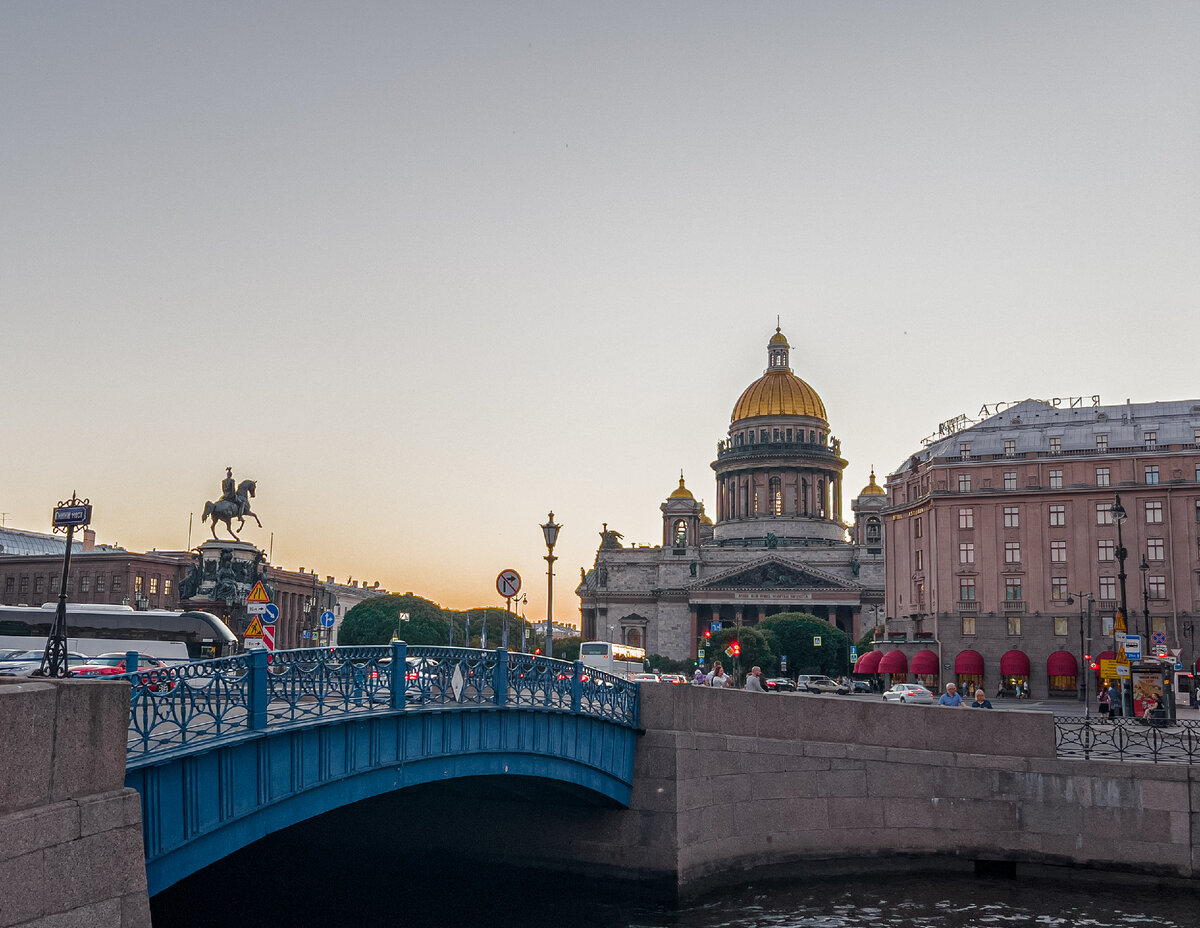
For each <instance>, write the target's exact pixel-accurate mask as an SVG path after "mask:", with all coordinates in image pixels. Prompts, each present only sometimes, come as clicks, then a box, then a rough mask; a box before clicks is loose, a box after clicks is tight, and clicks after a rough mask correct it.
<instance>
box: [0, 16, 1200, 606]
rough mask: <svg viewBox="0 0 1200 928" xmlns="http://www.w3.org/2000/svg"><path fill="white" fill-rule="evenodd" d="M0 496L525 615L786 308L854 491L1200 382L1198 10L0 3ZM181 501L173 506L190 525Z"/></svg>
mask: <svg viewBox="0 0 1200 928" xmlns="http://www.w3.org/2000/svg"><path fill="white" fill-rule="evenodd" d="M3 20H4V22H3V28H2V29H0V125H3V126H4V131H3V132H0V384H3V387H4V394H5V403H4V412H3V427H2V428H0V435H2V436H3V445H4V450H3V454H0V513H3V515H0V519H2V520H3V522H4V524H6V525H7V526H9V527H13V528H23V529H29V530H33V531H48V530H49V518H50V511H51V509H52V507H53V506H54V505H55V504H56V503H57V502H58V501H59V500H64V499H66V498H67V497H69V496H70V495H71V494H72V492H78V494H79V495H80V496H81V497H87V498H89V499H90V500H91V502H92V504H93V506H94V517H93V528H94V529H95V530H96V532H97V535H98V538H99V540H100V541H102V542H106V543H110V544H120V545H123V546H125V547H126V548H129V549H131V550H138V551H144V550H149V549H152V548H159V549H181V548H185V547H187V546H188V544H189V543H190V544H191V545H196V544H198V543H199V542H201V541H202V540H203V539H204V538H205V537H207V535H208V531H209V530H208V527H207V526H201V525H200V516H201V512H202V510H203V508H204V503H205V502H206V501H208V500H212V499H215V498H217V497H218V496H219V495H220V479H221V477H222V476H224V469H225V467H226V466H231V467H232V468H233V471H234V475H235V477H236V478H238V479H239V480H240V479H243V478H252V479H255V480H256V481H257V482H258V496H257V497H256V499H255V501H254V510H255V511H256V512H257V513H258V515H259V516H260V518H261V519H262V522H263V526H264V527H263V529H261V530H259V529H258V528H257V527H253V525H251V527H249V528H247V530H246V531H245V532H244V533H243V536H242V537H243V539H244V540H246V541H250V542H252V543H255V544H257V545H259V547H261V548H263V549H264V550H267V551H268V552H269V553H270V555H271V559H272V562H273V563H274V564H275V565H277V566H280V567H284V568H288V569H295V568H298V567H305V568H306V569H310V570H316V571H317V572H318V573H319V574H320V575H322V576H325V575H332V576H334V577H336V578H337V579H338V580H339V581H346V580H347V579H349V578H351V577H353V578H354V579H356V580H365V581H367V582H374V581H376V580H378V581H379V582H380V584H381V585H382V586H384V587H386V588H388V589H390V590H393V591H397V592H406V591H413V592H416V593H418V594H420V595H424V596H427V597H428V598H430V599H433V600H435V601H437V602H440V603H441V604H442V605H443V606H447V607H450V608H469V607H475V606H485V605H499V604H502V601H501V600H500V598H499V596H498V594H497V593H496V592H495V578H496V575H497V574H498V573H499V571H500V570H502V569H505V568H512V569H515V570H517V571H518V572H519V573H520V574H521V575H522V577H523V579H524V591H525V592H526V594H527V596H528V603H527V605H526V606H525V613H526V615H527V616H528V617H529V618H539V617H544V616H545V609H546V562H545V560H544V557H545V554H546V549H545V545H544V542H543V540H542V533H541V530H540V528H539V525H540V524H541V523H542V522H545V521H546V518H547V513H548V512H549V511H550V510H553V512H554V515H555V520H556V521H557V522H559V523H561V524H562V532H561V535H560V538H559V543H558V546H557V548H556V550H555V554H556V555H557V556H558V558H559V560H558V562H557V563H556V565H555V575H556V580H555V588H554V615H555V618H556V619H558V620H560V621H561V620H566V621H577V619H578V600H577V599H576V597H575V596H574V595H573V592H572V591H573V589H574V587H575V585H576V584H577V583H578V580H579V571H580V568H581V567H589V566H591V564H592V563H593V559H594V556H595V550H596V547H597V545H598V543H599V532H600V530H601V528H602V525H603V523H608V525H609V527H610V528H611V529H615V530H617V531H619V532H621V533H622V534H623V535H624V536H625V540H626V543H641V544H655V543H658V542H659V541H660V540H661V535H662V521H661V513H660V511H659V508H658V507H659V504H660V503H661V502H662V501H663V500H664V499H665V498H666V496H667V495H668V494H669V493H670V492H671V491H672V490H673V489H674V488H675V487H676V486H677V483H678V479H679V474H680V472H681V471H682V472H683V474H684V477H685V478H686V480H687V485H688V487H689V488H690V489H692V491H693V492H694V493H695V495H696V497H697V498H698V499H701V500H703V501H704V502H705V503H706V504H707V505H708V509H709V512H710V514H711V513H712V511H713V509H714V508H715V506H714V479H713V473H712V470H711V468H710V464H711V462H712V461H713V460H714V459H715V456H716V443H717V441H719V440H720V439H722V438H724V437H725V436H726V433H727V429H728V426H729V417H730V413H731V411H732V409H733V405H734V403H735V402H736V400H737V398H738V396H739V395H740V393H741V391H742V390H743V389H744V388H745V387H746V386H747V385H749V384H750V383H751V382H752V381H754V380H755V379H756V378H757V377H759V376H760V375H761V374H762V373H763V371H764V369H765V367H766V361H767V358H766V344H767V339H768V338H769V337H770V336H771V335H772V334H773V332H774V330H775V325H776V319H777V317H778V319H779V323H780V325H781V327H782V330H783V332H784V334H785V335H787V337H788V339H789V341H790V343H791V345H792V354H791V361H792V367H793V370H794V371H795V372H796V374H797V375H798V376H800V377H802V378H803V379H804V380H805V381H807V382H808V383H809V384H811V385H812V387H813V388H814V389H816V390H817V392H818V393H819V394H820V395H821V397H822V399H823V400H824V403H825V407H826V410H827V412H828V415H829V419H830V425H831V431H832V433H833V434H834V435H835V436H837V437H839V438H840V439H841V441H842V453H843V456H844V457H846V458H847V459H848V460H849V462H850V464H849V466H848V468H847V469H846V472H845V484H846V490H847V493H846V496H847V499H846V506H845V511H846V513H847V514H849V498H850V497H851V496H853V495H854V494H855V493H856V492H857V490H858V489H859V488H860V487H862V486H863V485H864V484H866V483H867V480H868V477H869V473H870V469H871V467H872V466H874V467H875V468H876V470H877V472H878V473H879V475H880V477H881V480H882V476H883V475H884V474H886V473H887V472H889V471H891V470H893V469H895V468H896V467H898V466H899V465H900V464H901V462H903V460H904V459H905V458H906V457H907V456H908V455H910V454H912V453H913V452H915V451H916V450H918V449H919V448H920V447H921V440H922V439H923V438H924V437H925V436H927V435H929V434H930V433H932V432H933V431H935V430H936V428H937V425H938V423H939V422H942V421H944V420H947V419H950V418H952V417H954V416H956V415H958V414H960V413H966V414H967V415H969V416H974V415H975V414H976V413H977V412H978V410H979V407H980V406H981V405H983V404H985V403H994V402H998V401H1008V400H1018V399H1023V398H1026V397H1050V396H1077V395H1084V396H1091V395H1093V394H1100V396H1101V398H1102V401H1103V402H1105V403H1122V402H1124V401H1125V399H1126V398H1130V399H1132V400H1133V401H1134V402H1149V401H1155V400H1168V399H1183V398H1195V397H1197V396H1200V384H1198V383H1197V378H1196V374H1195V358H1196V346H1197V345H1198V344H1200V313H1197V312H1196V306H1195V304H1196V298H1197V293H1200V286H1198V284H1200V171H1198V168H1200V5H1198V4H1194V3H1182V2H1180V3H1170V2H1164V3H1153V4H1150V3H1141V4H1131V3H1128V2H1102V0H1101V2H1097V0H1086V2H1047V0H1037V2H1009V3H1003V4H982V3H963V2H961V0H954V2H945V3H940V2H907V3H901V2H894V3H878V2H856V0H837V2H789V3H784V2H769V3H768V2H744V3H742V2H739V3H732V2H727V3H705V2H688V3H671V2H656V3H645V2H608V3H593V4H583V3H550V2H546V3H519V2H513V3H504V4H500V3H455V2H449V3H403V2H352V0H343V2H339V3H308V2H302V0H288V2H277V3H268V2H254V0H237V2H225V3H222V2H211V3H202V4H198V3H183V2H165V3H160V2H125V3H99V2H86V3H65V2H63V3H56V2H44V0H37V2H22V0H14V2H11V3H7V4H6V5H5V9H4V15H3ZM189 521H191V523H192V525H191V531H190V534H189Z"/></svg>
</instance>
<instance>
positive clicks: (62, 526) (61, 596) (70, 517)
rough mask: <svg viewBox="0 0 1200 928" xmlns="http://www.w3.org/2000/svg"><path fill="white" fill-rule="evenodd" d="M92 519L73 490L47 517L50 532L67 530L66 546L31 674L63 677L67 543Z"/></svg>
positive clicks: (87, 505) (84, 502)
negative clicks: (38, 657)
mask: <svg viewBox="0 0 1200 928" xmlns="http://www.w3.org/2000/svg"><path fill="white" fill-rule="evenodd" d="M91 521H92V504H91V503H90V502H88V501H87V500H86V499H78V498H77V497H76V496H75V493H74V492H72V493H71V498H70V499H69V500H67V501H66V502H62V501H61V500H60V501H59V504H58V505H57V506H56V507H55V508H54V513H53V515H52V516H51V523H52V524H53V527H54V531H56V532H62V531H65V532H66V533H67V547H66V551H65V552H64V553H63V571H62V584H61V585H60V586H59V588H58V589H59V593H58V609H57V610H56V611H55V613H54V624H53V625H52V626H51V627H50V635H49V637H47V638H46V650H45V651H44V652H42V663H41V665H40V666H39V667H38V669H37V670H35V671H34V672H33V676H35V677H65V676H68V674H69V671H68V669H67V577H68V576H69V575H70V571H71V545H72V543H73V541H74V537H75V529H77V528H82V527H83V526H85V525H87V524H88V523H89V522H91Z"/></svg>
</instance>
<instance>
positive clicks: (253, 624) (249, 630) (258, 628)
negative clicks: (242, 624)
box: [242, 616, 263, 638]
mask: <svg viewBox="0 0 1200 928" xmlns="http://www.w3.org/2000/svg"><path fill="white" fill-rule="evenodd" d="M262 636H263V628H262V622H260V621H259V620H258V616H255V617H254V618H253V619H251V620H250V624H249V625H248V626H247V627H246V631H245V632H244V633H243V634H242V637H243V638H261V637H262Z"/></svg>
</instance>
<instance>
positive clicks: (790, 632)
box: [758, 612, 850, 677]
mask: <svg viewBox="0 0 1200 928" xmlns="http://www.w3.org/2000/svg"><path fill="white" fill-rule="evenodd" d="M758 627H759V628H761V629H762V630H763V632H764V634H765V635H766V636H767V637H768V639H769V640H770V642H771V647H772V648H773V649H774V651H775V653H776V654H786V655H787V658H788V673H789V674H797V673H823V674H827V675H829V676H831V677H835V676H840V675H841V674H844V673H846V672H847V668H848V667H849V661H850V638H849V636H848V635H847V634H846V633H845V632H843V631H842V630H841V629H840V628H838V627H837V626H836V625H830V624H829V622H827V621H825V620H824V619H821V618H818V617H817V616H815V615H810V614H809V613H807V612H779V613H776V614H775V615H773V616H769V617H768V618H766V619H763V621H762V622H760V623H759V624H758ZM815 638H819V639H820V640H821V644H820V646H817V645H815V644H813V640H814V639H815Z"/></svg>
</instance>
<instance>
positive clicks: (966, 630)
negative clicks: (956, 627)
mask: <svg viewBox="0 0 1200 928" xmlns="http://www.w3.org/2000/svg"><path fill="white" fill-rule="evenodd" d="M962 628H963V631H962V633H963V634H964V635H974V634H975V616H973V615H964V616H963V617H962Z"/></svg>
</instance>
